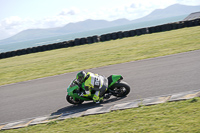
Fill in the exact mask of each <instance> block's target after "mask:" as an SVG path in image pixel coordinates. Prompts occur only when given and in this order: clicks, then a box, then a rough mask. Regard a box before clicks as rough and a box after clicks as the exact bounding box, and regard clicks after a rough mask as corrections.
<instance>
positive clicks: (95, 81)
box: [94, 77, 100, 87]
mask: <svg viewBox="0 0 200 133" xmlns="http://www.w3.org/2000/svg"><path fill="white" fill-rule="evenodd" d="M94 85H95V87H99V86H100V80H99V78H98V77H96V78H95V80H94Z"/></svg>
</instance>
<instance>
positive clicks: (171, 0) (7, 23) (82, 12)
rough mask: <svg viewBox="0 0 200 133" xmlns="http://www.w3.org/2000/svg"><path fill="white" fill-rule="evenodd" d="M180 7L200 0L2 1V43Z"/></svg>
mask: <svg viewBox="0 0 200 133" xmlns="http://www.w3.org/2000/svg"><path fill="white" fill-rule="evenodd" d="M177 3H178V4H183V5H192V6H196V5H200V0H160V1H158V0H0V40H2V39H5V38H8V37H10V36H13V35H15V34H17V33H19V32H21V31H23V30H26V29H38V28H54V27H61V26H64V25H66V24H68V23H71V22H79V21H84V20H86V19H93V20H100V19H101V20H102V19H103V20H108V21H112V20H116V19H120V18H126V19H129V20H134V19H137V18H141V17H144V16H146V15H148V14H149V13H151V12H152V11H153V10H155V9H164V8H166V7H168V6H170V5H173V4H177Z"/></svg>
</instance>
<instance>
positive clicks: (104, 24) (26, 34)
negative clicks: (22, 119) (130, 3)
mask: <svg viewBox="0 0 200 133" xmlns="http://www.w3.org/2000/svg"><path fill="white" fill-rule="evenodd" d="M198 11H200V6H187V5H180V4H174V5H171V6H169V7H167V8H165V9H156V10H154V11H153V12H151V13H150V14H149V15H147V16H145V17H142V18H139V19H136V20H128V19H124V18H122V19H118V20H114V21H106V20H91V19H88V20H85V21H80V22H76V23H69V24H67V25H65V26H63V27H57V28H48V29H27V30H24V31H21V32H20V33H18V34H16V35H14V36H12V37H9V38H7V39H4V40H0V44H3V43H11V42H18V41H26V40H33V39H39V38H48V37H53V36H59V35H65V34H71V33H77V32H84V31H90V30H96V29H103V28H108V27H114V26H120V25H126V24H134V23H140V22H145V21H151V20H157V19H163V18H169V17H175V16H181V15H189V14H190V13H193V12H198ZM130 30H131V29H130Z"/></svg>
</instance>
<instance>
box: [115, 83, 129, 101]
mask: <svg viewBox="0 0 200 133" xmlns="http://www.w3.org/2000/svg"><path fill="white" fill-rule="evenodd" d="M111 90H112V91H114V93H113V95H114V96H116V97H125V96H126V95H128V94H129V92H130V86H129V85H128V84H127V83H126V82H123V81H121V82H118V83H115V84H114V85H113V86H112V87H111Z"/></svg>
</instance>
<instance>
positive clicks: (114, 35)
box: [0, 18, 200, 59]
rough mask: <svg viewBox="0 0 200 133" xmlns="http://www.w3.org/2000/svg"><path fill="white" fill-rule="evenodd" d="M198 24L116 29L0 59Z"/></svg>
mask: <svg viewBox="0 0 200 133" xmlns="http://www.w3.org/2000/svg"><path fill="white" fill-rule="evenodd" d="M199 25H200V18H198V19H195V20H189V21H179V22H175V23H167V24H163V25H157V26H152V27H146V28H141V29H135V30H130V31H118V32H114V33H108V34H103V35H100V36H97V35H94V36H89V37H84V38H76V39H74V40H69V41H64V42H58V43H53V44H48V45H42V46H37V47H32V48H26V49H19V50H15V51H9V52H4V53H0V59H4V58H9V57H14V56H20V55H25V54H30V53H37V52H44V51H48V50H54V49H60V48H66V47H73V46H79V45H84V44H92V43H96V42H105V41H110V40H116V39H122V38H126V37H134V36H140V35H143V34H151V33H157V32H164V31H170V30H175V29H180V28H184V27H192V26H199Z"/></svg>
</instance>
